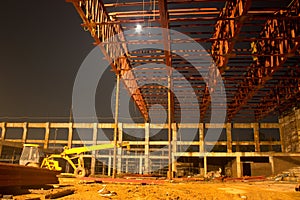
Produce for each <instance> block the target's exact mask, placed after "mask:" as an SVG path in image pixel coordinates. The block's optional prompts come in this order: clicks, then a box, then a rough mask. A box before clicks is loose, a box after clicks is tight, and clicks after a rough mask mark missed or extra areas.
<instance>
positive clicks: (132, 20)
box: [68, 0, 300, 123]
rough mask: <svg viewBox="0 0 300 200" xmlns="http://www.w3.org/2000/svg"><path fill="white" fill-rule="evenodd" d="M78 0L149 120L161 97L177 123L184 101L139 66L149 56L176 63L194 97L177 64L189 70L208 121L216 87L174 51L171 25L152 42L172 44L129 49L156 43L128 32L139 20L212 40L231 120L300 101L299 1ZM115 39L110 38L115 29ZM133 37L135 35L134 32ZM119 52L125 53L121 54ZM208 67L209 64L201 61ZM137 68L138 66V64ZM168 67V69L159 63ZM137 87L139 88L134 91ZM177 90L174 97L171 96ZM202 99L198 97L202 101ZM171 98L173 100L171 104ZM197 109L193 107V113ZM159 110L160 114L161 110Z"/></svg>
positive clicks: (174, 80) (175, 83)
mask: <svg viewBox="0 0 300 200" xmlns="http://www.w3.org/2000/svg"><path fill="white" fill-rule="evenodd" d="M68 1H69V2H72V3H73V5H74V7H75V8H76V10H77V12H78V13H79V15H80V16H81V18H82V20H83V24H82V26H83V27H85V28H87V29H88V30H89V32H90V33H91V35H92V37H93V38H94V39H95V43H96V44H99V43H101V42H102V44H104V48H102V51H103V52H104V53H105V57H106V59H108V60H109V61H110V62H111V66H112V69H113V70H114V71H115V72H116V74H120V75H121V77H122V75H124V73H125V72H128V71H129V72H130V73H126V77H122V80H123V81H124V83H125V86H126V87H127V89H128V90H129V91H130V93H131V94H133V95H132V98H133V100H134V102H135V103H136V104H137V107H138V108H139V110H140V111H141V115H142V116H143V117H144V119H145V121H146V122H147V121H149V120H150V119H149V113H148V112H149V108H150V107H151V106H152V105H154V104H161V105H163V107H164V108H165V109H168V108H169V109H168V110H170V112H171V113H169V115H170V116H169V117H170V120H169V121H170V123H171V122H176V121H178V119H179V115H180V112H179V111H178V109H186V110H188V106H185V105H178V102H176V101H175V100H174V98H175V97H174V96H169V95H168V90H164V89H163V87H159V86H157V87H155V86H153V85H151V86H148V85H144V83H145V82H147V81H149V80H151V81H156V82H158V83H159V82H163V81H167V77H163V76H152V75H153V74H151V73H149V74H147V69H143V68H135V66H139V65H141V64H144V63H155V64H157V63H160V64H166V65H167V66H169V67H170V69H169V70H168V69H166V70H168V74H169V77H171V80H169V84H170V87H172V89H174V90H177V91H179V92H178V93H179V94H180V95H182V96H188V95H189V94H188V93H186V90H185V87H186V86H185V85H183V82H182V80H181V79H180V78H178V77H172V72H171V71H172V70H177V71H179V72H180V73H182V74H183V75H184V77H185V79H187V80H188V81H189V82H190V84H191V85H192V87H193V89H194V91H195V93H196V95H197V97H198V99H199V102H198V103H199V105H200V111H199V113H200V114H201V121H202V122H207V120H209V116H210V113H211V111H210V109H211V107H210V103H211V100H210V96H211V92H212V91H209V90H208V87H207V85H206V84H205V83H204V82H203V78H202V77H199V76H196V75H195V73H194V72H193V70H194V69H193V68H192V67H191V66H190V64H189V63H187V62H186V60H185V58H182V57H180V56H178V55H177V54H176V51H175V50H172V49H171V47H170V43H185V42H189V41H172V38H171V37H170V36H169V35H168V34H169V33H168V32H165V33H163V38H162V39H153V41H151V43H163V44H164V48H165V50H164V51H159V50H156V51H154V50H140V51H134V52H128V48H127V45H128V44H149V41H142V40H136V39H134V35H126V36H124V31H126V30H130V29H133V28H134V27H135V25H136V24H137V23H141V24H142V25H143V27H162V28H166V29H174V30H177V31H180V32H182V33H184V34H187V35H188V36H190V37H192V38H193V39H194V40H195V41H197V42H199V43H200V44H201V45H203V46H205V49H206V51H207V52H208V53H209V54H210V55H211V56H212V58H213V60H214V62H215V64H216V66H217V67H218V68H219V70H220V72H221V74H222V79H223V81H224V84H225V87H226V94H227V103H228V108H227V121H228V122H231V121H233V122H235V121H237V122H238V121H243V120H246V121H247V120H248V121H249V120H250V121H259V120H263V119H264V118H266V117H267V116H270V115H275V116H278V114H280V113H281V112H282V111H283V110H284V109H285V108H288V107H290V108H292V107H294V106H297V104H298V103H297V101H299V98H300V97H299V96H300V95H299V92H300V82H299V66H298V63H299V61H300V56H299V40H300V27H299V26H300V25H299V24H300V14H299V13H300V12H299V9H300V8H299V7H300V6H299V0H284V1H280V2H278V1H273V0H267V1H264V2H262V1H258V0H229V1H223V0H213V1H210V0H194V1H190V0H168V1H167V0H158V1H156V0H153V1H152V0H150V1H143V2H141V1H138V0H132V1H118V2H117V3H116V2H114V1H110V0H68ZM115 34H118V37H114V41H109V42H107V41H106V40H107V39H108V38H109V37H111V36H112V35H115ZM128 38H130V39H128ZM197 53H198V54H199V52H196V53H195V52H186V54H185V56H186V58H192V57H196V56H197V55H198V54H197ZM115 55H123V56H122V57H119V58H116V57H115ZM197 67H199V68H201V64H199V66H196V68H197ZM130 69H133V70H130ZM151 70H155V69H151ZM157 70H158V71H159V70H162V69H157ZM131 88H139V89H138V90H135V91H131ZM168 97H169V100H168ZM196 103H197V102H196ZM168 105H169V106H168ZM195 112H197V111H193V110H191V111H190V113H191V117H193V113H195ZM157 117H159V114H157Z"/></svg>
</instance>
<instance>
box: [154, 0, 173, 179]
mask: <svg viewBox="0 0 300 200" xmlns="http://www.w3.org/2000/svg"><path fill="white" fill-rule="evenodd" d="M158 6H159V16H160V23H161V26H162V35H163V43H164V54H165V63H166V70H167V75H168V143H169V144H168V178H169V179H172V178H173V177H172V123H173V120H174V96H173V93H172V88H173V87H172V86H173V81H172V57H171V47H170V46H171V45H170V33H169V13H168V7H167V0H158Z"/></svg>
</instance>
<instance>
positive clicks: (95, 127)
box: [91, 123, 98, 175]
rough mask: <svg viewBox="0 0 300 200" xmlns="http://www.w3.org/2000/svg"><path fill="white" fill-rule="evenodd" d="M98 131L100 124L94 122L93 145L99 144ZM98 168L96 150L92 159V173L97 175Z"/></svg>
mask: <svg viewBox="0 0 300 200" xmlns="http://www.w3.org/2000/svg"><path fill="white" fill-rule="evenodd" d="M97 132H98V124H97V123H94V124H93V145H97ZM95 168H96V151H92V159H91V175H95Z"/></svg>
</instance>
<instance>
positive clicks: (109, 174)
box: [107, 153, 111, 176]
mask: <svg viewBox="0 0 300 200" xmlns="http://www.w3.org/2000/svg"><path fill="white" fill-rule="evenodd" d="M107 167H108V174H107V175H108V176H111V153H109V156H108V163H107Z"/></svg>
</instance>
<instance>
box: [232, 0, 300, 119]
mask: <svg viewBox="0 0 300 200" xmlns="http://www.w3.org/2000/svg"><path fill="white" fill-rule="evenodd" d="M299 10H300V8H299V0H295V1H293V4H292V5H290V7H289V8H288V9H287V10H281V11H279V12H276V13H275V14H274V15H275V16H286V17H289V16H298V15H299V12H300V11H299ZM298 22H299V21H298V20H295V21H290V20H288V21H286V20H284V19H282V20H279V19H276V18H274V19H270V20H267V22H266V24H265V27H264V29H263V30H262V32H261V34H260V37H266V38H273V37H282V40H272V39H271V40H268V41H258V42H256V43H255V42H253V43H252V53H253V54H258V55H262V56H253V63H252V65H251V66H250V68H249V69H248V71H247V73H246V77H245V81H243V82H242V83H241V84H240V85H239V87H238V91H237V92H236V94H235V96H234V98H233V101H232V103H231V104H230V105H229V106H228V109H229V110H228V121H231V120H232V118H233V117H234V116H235V115H236V114H237V113H238V112H239V111H240V110H241V109H242V107H243V106H245V105H246V104H247V103H248V101H249V100H250V99H251V98H252V97H253V96H254V95H255V94H256V93H257V92H258V90H259V89H261V88H262V87H264V85H265V83H266V82H267V81H268V80H270V79H271V78H272V76H273V75H274V73H275V72H276V71H278V70H279V69H280V68H281V67H283V65H284V63H285V61H286V60H287V58H288V57H293V56H294V54H295V52H296V51H297V50H298V48H299V41H300V27H299V23H298ZM290 39H293V41H295V42H292V41H291V40H290ZM265 53H267V54H275V53H279V54H280V55H271V56H264V54H265ZM282 55H284V56H282Z"/></svg>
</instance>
